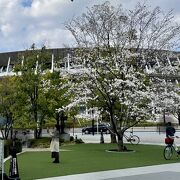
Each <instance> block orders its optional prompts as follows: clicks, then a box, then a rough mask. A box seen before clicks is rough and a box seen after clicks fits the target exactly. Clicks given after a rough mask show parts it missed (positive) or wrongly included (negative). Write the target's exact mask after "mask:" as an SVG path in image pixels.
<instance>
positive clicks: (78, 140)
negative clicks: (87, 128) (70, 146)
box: [75, 138, 84, 144]
mask: <svg viewBox="0 0 180 180" xmlns="http://www.w3.org/2000/svg"><path fill="white" fill-rule="evenodd" d="M75 143H76V144H82V143H84V141H83V140H82V139H81V138H79V139H75Z"/></svg>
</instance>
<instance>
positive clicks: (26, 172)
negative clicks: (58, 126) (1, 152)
mask: <svg viewBox="0 0 180 180" xmlns="http://www.w3.org/2000/svg"><path fill="white" fill-rule="evenodd" d="M127 147H128V149H132V150H135V152H131V153H110V152H106V150H108V149H114V148H116V144H76V145H69V146H62V147H61V149H67V150H70V151H62V152H60V161H61V163H60V164H54V163H52V159H51V158H50V152H27V153H23V154H20V155H18V166H19V174H20V178H21V179H22V180H33V179H37V178H46V177H53V176H62V175H70V174H79V173H87V172H94V171H103V170H113V169H123V168H129V167H141V166H148V165H157V164H165V163H173V162H180V158H177V157H174V158H173V159H172V160H170V161H167V160H164V157H163V148H164V147H163V146H155V145H127ZM5 171H6V173H7V174H8V173H9V161H7V162H6V164H5Z"/></svg>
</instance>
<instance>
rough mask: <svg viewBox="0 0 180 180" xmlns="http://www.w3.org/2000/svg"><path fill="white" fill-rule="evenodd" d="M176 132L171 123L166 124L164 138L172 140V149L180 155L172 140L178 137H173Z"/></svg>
mask: <svg viewBox="0 0 180 180" xmlns="http://www.w3.org/2000/svg"><path fill="white" fill-rule="evenodd" d="M175 133H176V130H175V128H174V127H173V126H172V123H171V122H168V123H167V127H166V137H167V138H170V139H173V145H174V149H175V150H176V151H177V153H178V154H180V151H179V149H178V147H177V146H176V144H175V142H174V138H175V137H176V138H179V137H178V136H175Z"/></svg>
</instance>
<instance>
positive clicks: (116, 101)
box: [66, 2, 180, 151]
mask: <svg viewBox="0 0 180 180" xmlns="http://www.w3.org/2000/svg"><path fill="white" fill-rule="evenodd" d="M172 19H173V17H172V12H168V13H167V14H163V12H162V11H161V10H160V8H159V7H156V8H155V9H153V10H150V8H149V7H148V6H146V5H145V4H140V3H138V4H137V5H136V7H135V8H134V9H133V10H129V11H127V10H124V9H123V8H122V7H121V5H120V6H118V7H117V8H115V7H113V6H111V4H110V3H109V2H105V3H103V4H100V5H94V6H93V7H92V8H88V10H87V12H86V13H83V14H82V16H81V17H78V18H74V19H72V21H71V22H69V23H67V24H66V27H67V29H68V30H69V31H70V32H71V33H72V35H73V36H74V38H75V40H76V42H77V47H78V48H77V54H76V63H81V64H83V65H84V67H85V68H86V69H88V70H87V71H86V73H84V74H81V81H80V82H81V83H80V85H79V90H80V91H81V94H82V92H83V90H85V91H86V96H87V97H89V98H88V99H87V100H88V101H89V102H92V101H93V102H94V103H95V104H96V106H98V107H99V110H101V111H105V112H106V113H107V114H108V116H109V121H110V123H111V127H112V133H114V134H115V135H116V136H117V144H118V150H119V151H121V150H123V148H124V145H123V134H124V132H125V131H126V130H127V129H128V128H130V127H132V126H134V125H135V124H137V123H138V122H140V120H143V119H146V118H147V115H148V114H149V112H150V109H149V108H150V105H149V103H150V96H149V88H148V86H149V83H150V81H149V78H148V77H147V76H146V74H145V73H144V69H145V66H146V64H147V62H148V61H149V59H153V58H155V57H156V56H159V57H162V54H163V51H162V50H169V49H170V48H172V47H175V45H176V42H177V41H176V40H177V39H176V38H177V37H178V35H179V32H180V26H179V25H176V24H175V25H174V24H173V23H172Z"/></svg>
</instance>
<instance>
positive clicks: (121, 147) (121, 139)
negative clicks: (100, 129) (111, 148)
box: [117, 134, 124, 151]
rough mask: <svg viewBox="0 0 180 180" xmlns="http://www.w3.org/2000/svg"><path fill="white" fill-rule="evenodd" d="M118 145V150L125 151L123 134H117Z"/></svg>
mask: <svg viewBox="0 0 180 180" xmlns="http://www.w3.org/2000/svg"><path fill="white" fill-rule="evenodd" d="M117 139H118V142H117V146H118V151H123V150H124V143H123V135H119V134H118V135H117Z"/></svg>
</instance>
